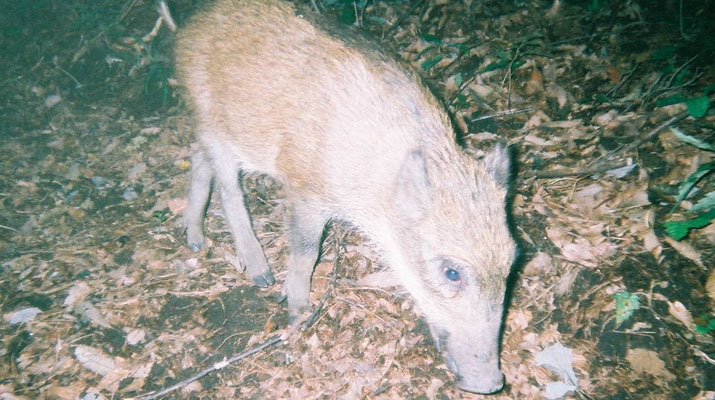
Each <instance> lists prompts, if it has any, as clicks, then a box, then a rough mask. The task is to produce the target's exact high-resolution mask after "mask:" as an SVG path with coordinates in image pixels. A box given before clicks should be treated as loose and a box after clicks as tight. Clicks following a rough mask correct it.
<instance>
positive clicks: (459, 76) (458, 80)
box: [454, 72, 464, 88]
mask: <svg viewBox="0 0 715 400" xmlns="http://www.w3.org/2000/svg"><path fill="white" fill-rule="evenodd" d="M462 83H464V80H463V79H462V73H461V72H458V73H457V74H456V75H454V84H455V85H457V87H458V88H459V87H460V86H462Z"/></svg>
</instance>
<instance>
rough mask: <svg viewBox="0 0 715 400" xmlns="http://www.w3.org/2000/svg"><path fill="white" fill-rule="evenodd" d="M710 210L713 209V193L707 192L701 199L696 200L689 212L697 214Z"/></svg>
mask: <svg viewBox="0 0 715 400" xmlns="http://www.w3.org/2000/svg"><path fill="white" fill-rule="evenodd" d="M711 208H715V192H709V193H707V194H706V195H705V196H704V197H703V198H702V199H700V200H698V202H697V203H695V205H693V208H691V209H690V212H691V213H699V212H701V211H705V210H709V209H711Z"/></svg>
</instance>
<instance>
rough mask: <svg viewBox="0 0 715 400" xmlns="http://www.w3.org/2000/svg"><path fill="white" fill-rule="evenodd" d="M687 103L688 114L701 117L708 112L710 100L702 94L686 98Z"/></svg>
mask: <svg viewBox="0 0 715 400" xmlns="http://www.w3.org/2000/svg"><path fill="white" fill-rule="evenodd" d="M685 105H686V106H688V114H690V116H691V117H693V118H701V117H703V116H704V115H705V113H707V112H708V108H709V107H710V101H708V98H707V96H702V97H696V98H694V99H688V100H685Z"/></svg>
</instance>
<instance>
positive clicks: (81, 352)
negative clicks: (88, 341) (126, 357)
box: [74, 345, 117, 375]
mask: <svg viewBox="0 0 715 400" xmlns="http://www.w3.org/2000/svg"><path fill="white" fill-rule="evenodd" d="M74 355H75V357H76V358H77V361H79V363H80V364H82V366H83V367H85V368H87V369H88V370H90V371H92V372H94V373H95V374H99V375H107V374H108V373H110V372H112V371H114V370H115V369H116V368H117V366H116V365H115V364H114V359H112V358H111V357H109V356H107V355H106V354H104V352H102V351H101V350H98V349H95V348H94V347H90V346H85V345H79V346H77V347H75V349H74Z"/></svg>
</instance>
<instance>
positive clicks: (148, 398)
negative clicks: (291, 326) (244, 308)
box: [127, 335, 283, 400]
mask: <svg viewBox="0 0 715 400" xmlns="http://www.w3.org/2000/svg"><path fill="white" fill-rule="evenodd" d="M282 341H283V338H282V337H281V336H280V335H278V336H274V337H272V338H270V339H268V340H266V341H265V342H263V343H262V344H260V345H258V346H256V347H254V348H252V349H250V350H246V351H244V352H241V353H239V354H237V355H235V356H233V357H231V358H229V359H228V360H225V361H221V362H217V363H216V364H214V365H212V366H210V367H208V368H206V369H204V370H203V371H201V372H199V373H198V374H196V375H194V376H192V377H190V378H188V379H185V380H183V381H181V382H179V383H177V384H175V385H173V386H169V387H168V388H165V389H162V390H160V391H158V392H156V393H153V394H150V395H141V396H138V397H135V398H130V399H127V400H153V399H157V398H159V397H161V396H164V395H167V394H169V393H172V392H175V391H177V390H180V389H182V388H184V387H186V386H187V385H189V384H190V383H192V382H195V381H197V380H199V379H201V378H203V377H204V376H206V375H208V374H210V373H212V372H214V371H218V370H221V369H224V368H226V367H227V366H229V365H231V364H234V363H236V362H238V361H241V360H242V359H244V358H246V357H249V356H252V355H254V354H256V353H258V352H259V351H262V350H263V349H266V348H268V347H271V346H273V345H275V344H278V343H280V342H282Z"/></svg>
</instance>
